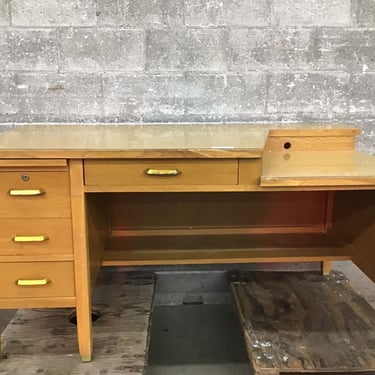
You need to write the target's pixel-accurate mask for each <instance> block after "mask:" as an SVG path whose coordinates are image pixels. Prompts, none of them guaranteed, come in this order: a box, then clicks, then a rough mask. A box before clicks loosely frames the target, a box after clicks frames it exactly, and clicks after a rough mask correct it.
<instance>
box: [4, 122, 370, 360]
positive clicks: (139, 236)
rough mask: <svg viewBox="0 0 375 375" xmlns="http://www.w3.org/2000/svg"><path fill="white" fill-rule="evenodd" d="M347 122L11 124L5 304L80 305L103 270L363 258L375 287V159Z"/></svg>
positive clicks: (7, 129)
mask: <svg viewBox="0 0 375 375" xmlns="http://www.w3.org/2000/svg"><path fill="white" fill-rule="evenodd" d="M358 134H359V130H358V129H354V128H349V127H345V126H340V125H337V126H336V125H324V124H322V125H316V124H314V125H311V124H290V125H277V124H275V125H235V124H233V125H172V124H171V125H158V126H155V125H95V126H91V125H90V126H89V125H50V126H45V125H20V126H3V127H2V128H1V131H0V218H1V222H2V223H3V224H2V225H1V227H0V268H1V274H2V275H3V286H2V288H1V291H0V308H3V309H6V308H36V307H39V308H42V307H43V308H48V307H54V308H55V307H73V308H75V309H76V312H77V335H78V342H79V350H80V355H81V358H82V360H83V361H90V360H91V358H92V347H93V337H92V326H91V291H92V289H93V286H94V284H95V280H96V276H97V273H98V270H99V268H100V267H102V266H124V265H125V266H126V265H131V266H134V265H136V266H140V265H168V264H215V263H216V264H217V263H222V264H224V263H255V262H290V261H293V262H303V261H319V262H322V265H323V270H324V271H327V270H328V268H329V262H330V261H332V260H352V261H353V262H354V263H355V264H356V265H358V267H360V268H361V269H362V270H363V271H364V272H365V273H366V274H367V275H368V276H369V277H370V278H371V279H372V280H373V281H375V249H374V246H375V157H374V156H371V155H367V154H366V153H363V152H360V151H358V150H356V149H355V139H356V136H358Z"/></svg>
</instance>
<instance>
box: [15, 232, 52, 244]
mask: <svg viewBox="0 0 375 375" xmlns="http://www.w3.org/2000/svg"><path fill="white" fill-rule="evenodd" d="M48 238H49V237H48V236H45V235H43V234H41V235H39V236H19V235H15V236H14V237H13V241H14V242H44V241H47V240H48Z"/></svg>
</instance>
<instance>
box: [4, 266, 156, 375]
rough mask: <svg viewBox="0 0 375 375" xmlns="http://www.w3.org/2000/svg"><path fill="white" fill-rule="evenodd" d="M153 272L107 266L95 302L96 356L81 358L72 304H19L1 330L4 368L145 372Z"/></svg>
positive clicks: (13, 370)
mask: <svg viewBox="0 0 375 375" xmlns="http://www.w3.org/2000/svg"><path fill="white" fill-rule="evenodd" d="M153 294H154V276H153V274H150V273H140V272H137V273H135V272H134V273H131V272H121V270H119V269H117V271H116V270H115V269H112V268H108V269H106V270H103V271H102V272H101V273H100V274H99V278H98V284H97V286H96V287H95V289H94V295H93V307H94V309H95V310H98V311H100V314H101V316H100V318H99V319H98V320H97V321H96V322H94V323H93V331H94V337H95V343H94V360H93V362H90V363H82V362H81V361H80V357H79V355H78V343H77V335H76V327H75V326H74V325H72V324H71V323H70V322H69V321H68V316H69V313H70V312H71V310H69V309H32V310H18V311H17V312H16V314H15V316H14V318H13V319H12V320H11V321H10V323H9V324H8V326H7V327H6V328H5V330H4V332H3V334H2V342H3V351H4V353H5V354H6V356H7V358H6V359H5V360H3V361H2V362H1V363H0V373H5V374H20V375H21V374H31V373H48V374H53V375H60V374H61V375H67V374H76V375H78V374H79V375H82V374H90V375H95V374H98V375H99V374H104V373H125V374H134V375H137V374H138V375H141V374H143V371H144V368H145V366H146V362H147V352H148V331H149V324H150V315H151V308H152V300H153Z"/></svg>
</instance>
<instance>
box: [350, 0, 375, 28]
mask: <svg viewBox="0 0 375 375" xmlns="http://www.w3.org/2000/svg"><path fill="white" fill-rule="evenodd" d="M352 1H353V8H354V9H355V18H356V23H357V25H358V26H361V27H375V0H352Z"/></svg>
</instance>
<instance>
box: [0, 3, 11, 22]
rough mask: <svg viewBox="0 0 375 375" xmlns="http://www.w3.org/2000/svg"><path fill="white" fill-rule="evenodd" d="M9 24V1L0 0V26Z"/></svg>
mask: <svg viewBox="0 0 375 375" xmlns="http://www.w3.org/2000/svg"><path fill="white" fill-rule="evenodd" d="M8 25H9V11H8V3H7V2H6V1H5V0H1V1H0V26H8Z"/></svg>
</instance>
